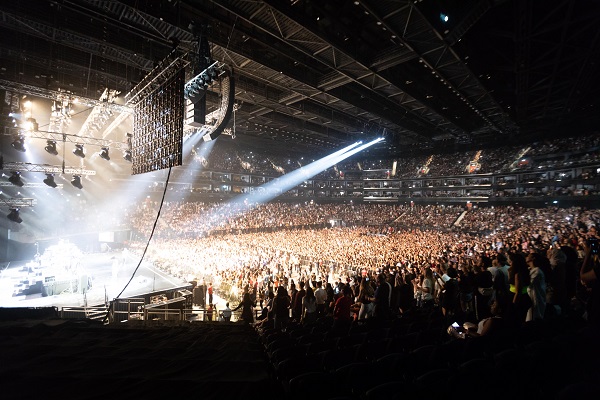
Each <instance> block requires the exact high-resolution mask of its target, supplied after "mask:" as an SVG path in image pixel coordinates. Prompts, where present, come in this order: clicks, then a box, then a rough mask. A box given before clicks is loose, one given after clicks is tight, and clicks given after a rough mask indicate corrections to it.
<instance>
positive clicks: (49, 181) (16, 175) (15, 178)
mask: <svg viewBox="0 0 600 400" xmlns="http://www.w3.org/2000/svg"><path fill="white" fill-rule="evenodd" d="M8 181H9V182H10V183H12V184H13V185H15V186H19V187H23V185H25V182H23V180H22V179H21V173H20V172H19V171H13V172H12V175H11V176H9V177H8ZM43 182H44V183H45V184H46V185H47V186H50V187H51V188H55V187H57V186H58V185H57V184H56V182H55V181H54V174H49V173H48V174H46V179H44V180H43ZM71 185H73V186H75V187H76V188H77V189H83V185H82V184H81V176H80V175H73V179H72V180H71Z"/></svg>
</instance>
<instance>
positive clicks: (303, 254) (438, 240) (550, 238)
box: [131, 203, 600, 300]
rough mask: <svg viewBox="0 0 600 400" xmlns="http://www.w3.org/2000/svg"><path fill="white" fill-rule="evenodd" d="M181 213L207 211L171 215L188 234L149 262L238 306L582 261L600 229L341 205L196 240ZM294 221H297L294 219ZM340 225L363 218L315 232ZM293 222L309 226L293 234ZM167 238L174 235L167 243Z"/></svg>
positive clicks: (264, 208)
mask: <svg viewBox="0 0 600 400" xmlns="http://www.w3.org/2000/svg"><path fill="white" fill-rule="evenodd" d="M182 207H183V208H186V209H190V208H191V209H195V210H197V211H198V212H200V211H202V209H203V208H207V205H201V204H177V205H176V207H172V208H170V209H169V210H168V212H166V213H165V214H163V215H164V218H165V221H172V220H171V219H170V218H172V217H173V215H177V218H179V219H178V224H180V225H176V226H175V228H173V227H171V226H169V224H170V223H171V222H169V224H159V226H160V227H159V228H158V231H157V234H156V236H155V237H154V238H153V240H152V242H151V246H150V248H149V253H148V257H149V259H150V260H151V261H153V262H154V263H155V264H156V265H157V266H158V267H159V268H161V269H163V270H165V271H166V272H168V273H169V274H171V275H175V276H179V277H181V278H183V279H186V280H188V281H197V282H202V281H203V282H212V283H213V284H214V285H215V287H216V288H217V290H222V291H223V292H224V293H223V296H224V297H226V298H229V299H232V300H237V299H239V298H240V296H241V294H242V293H243V291H244V289H245V288H252V287H254V288H255V290H257V291H258V294H257V295H262V296H263V297H265V298H266V297H267V295H268V291H269V290H271V291H272V290H273V285H275V287H276V286H277V285H285V286H286V287H289V284H290V283H291V282H300V281H309V280H311V277H312V279H313V280H315V279H316V280H322V281H324V282H327V283H330V284H332V285H334V286H335V285H336V284H338V283H340V282H344V283H351V282H354V280H355V279H356V276H360V275H361V274H364V273H367V274H370V275H372V276H375V275H377V273H378V272H381V271H383V270H384V269H385V270H386V271H390V268H394V269H395V268H398V269H399V268H411V269H414V271H415V273H416V274H417V275H422V274H424V273H425V270H426V268H437V270H439V272H440V274H441V273H443V272H444V271H445V269H446V268H447V267H448V266H450V265H452V266H454V267H457V268H458V269H459V270H463V269H464V270H465V271H467V270H468V269H470V268H473V265H474V264H475V260H476V259H477V257H479V256H486V257H489V258H495V257H497V256H498V254H501V253H502V254H506V253H508V252H509V251H518V252H521V253H528V252H539V253H541V254H545V253H546V250H547V249H548V247H549V245H550V244H551V243H553V242H555V241H560V243H564V244H568V245H569V246H571V247H572V248H573V249H574V250H575V251H576V252H577V254H578V256H579V257H580V258H581V257H583V243H584V242H585V238H586V232H587V231H588V229H589V228H590V227H592V226H597V225H598V223H599V222H600V211H598V210H586V209H583V208H577V207H572V208H555V207H550V208H545V209H529V208H522V207H517V206H507V207H495V208H492V207H489V208H487V207H479V208H478V207H475V208H473V209H470V210H466V209H464V208H461V207H447V206H434V205H431V206H414V207H409V206H386V205H361V206H354V208H353V209H351V210H344V209H343V207H342V206H336V205H322V206H321V205H314V204H306V205H295V204H285V203H273V204H265V205H261V206H260V207H258V208H256V209H255V210H254V211H252V212H250V213H248V214H245V215H243V216H241V217H237V218H231V219H229V220H228V224H230V225H229V226H235V227H242V226H243V227H246V228H257V227H262V228H264V227H265V226H268V227H271V228H276V227H280V228H281V229H258V230H254V229H246V230H236V229H234V230H231V231H226V232H224V231H219V230H217V231H216V232H215V231H213V232H211V231H208V232H205V233H204V234H203V235H201V236H200V235H196V236H192V235H190V234H189V231H188V232H184V231H183V230H180V229H179V228H180V227H189V226H194V225H195V224H197V223H198V221H200V220H202V216H201V214H187V213H182V212H181V209H182ZM336 212H339V213H340V214H336ZM171 213H173V215H171ZM293 215H296V216H298V217H297V218H298V219H296V220H294V219H290V218H291V216H293ZM366 215H370V217H369V218H367V217H366ZM336 216H337V217H342V216H343V218H348V221H350V218H355V219H354V220H353V222H354V223H352V224H351V223H348V224H346V225H347V226H345V227H344V226H335V227H332V225H331V224H328V223H325V224H324V225H323V226H319V227H310V226H309V225H312V224H313V223H318V222H326V221H327V219H329V218H336ZM459 216H461V217H462V218H461V219H460V221H458V218H459ZM149 218H150V216H148V219H149ZM135 221H136V224H138V228H139V227H140V226H141V225H144V224H145V225H146V226H148V225H149V223H150V221H149V220H148V221H146V222H145V223H144V222H142V221H141V219H138V218H135ZM261 221H264V225H261ZM290 221H291V222H290ZM294 221H296V222H301V224H299V225H295V226H292V225H289V226H287V227H286V224H292V223H295V222H294ZM367 221H368V222H369V223H366V222H367ZM358 222H360V223H358ZM303 224H306V226H304V225H303ZM442 225H444V226H442ZM162 229H166V230H168V231H169V232H170V233H169V234H167V235H165V234H163V233H162V232H161V230H162ZM144 232H145V230H142V231H140V232H138V233H139V235H140V236H139V238H140V240H139V241H137V242H134V243H131V247H132V249H134V250H137V251H139V252H141V249H142V248H143V246H144V245H145V240H146V239H147V236H145V233H144ZM176 232H179V233H178V234H176ZM142 233H144V234H142Z"/></svg>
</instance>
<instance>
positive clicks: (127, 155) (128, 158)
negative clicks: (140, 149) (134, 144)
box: [123, 150, 131, 162]
mask: <svg viewBox="0 0 600 400" xmlns="http://www.w3.org/2000/svg"><path fill="white" fill-rule="evenodd" d="M123 158H124V159H125V161H129V162H131V151H129V150H125V151H124V152H123Z"/></svg>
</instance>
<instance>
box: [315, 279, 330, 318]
mask: <svg viewBox="0 0 600 400" xmlns="http://www.w3.org/2000/svg"><path fill="white" fill-rule="evenodd" d="M315 299H316V300H317V317H322V316H324V315H325V300H327V292H326V291H325V289H323V282H321V281H317V290H315Z"/></svg>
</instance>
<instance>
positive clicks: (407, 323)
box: [261, 311, 600, 400]
mask: <svg viewBox="0 0 600 400" xmlns="http://www.w3.org/2000/svg"><path fill="white" fill-rule="evenodd" d="M330 324H331V323H330V322H327V323H325V322H323V321H322V320H320V321H318V322H317V323H315V324H313V325H309V326H301V325H298V324H292V325H291V326H288V327H287V329H286V331H285V332H279V331H275V330H273V329H270V330H265V331H262V332H261V335H262V336H261V341H262V342H263V346H264V348H265V353H266V354H267V356H268V357H269V360H270V363H271V366H272V369H273V373H274V376H275V378H276V379H277V381H278V385H279V386H280V388H281V389H282V390H283V392H284V393H285V395H286V398H287V399H300V398H306V397H314V395H315V394H316V393H318V394H319V396H318V397H319V398H322V399H330V400H333V399H336V400H349V399H353V400H370V399H379V398H386V399H390V398H391V399H400V398H401V399H413V398H414V399H442V398H447V397H448V396H449V394H452V393H454V394H459V393H460V394H461V395H465V396H470V395H473V396H475V395H477V394H481V393H486V397H490V398H493V399H504V398H507V397H510V396H511V393H512V394H514V393H521V394H525V395H526V396H527V397H528V398H535V399H537V398H545V399H547V398H554V397H555V396H557V395H558V394H559V393H561V392H564V393H565V396H566V395H568V394H569V393H571V392H579V391H582V392H585V391H589V390H590V388H591V387H595V386H594V385H597V384H596V380H597V378H598V377H600V358H599V356H600V350H598V349H590V350H588V349H587V348H588V347H589V346H590V345H591V346H595V344H591V343H589V344H588V345H585V343H586V342H582V338H587V339H586V340H587V341H589V340H591V337H592V336H593V335H594V333H593V331H590V328H589V327H586V325H585V324H584V323H583V322H582V321H581V320H579V319H571V318H567V317H564V318H557V319H555V320H551V321H547V322H543V323H528V324H525V325H524V326H523V327H521V328H519V329H514V330H507V331H505V332H503V333H502V334H499V335H497V336H489V337H479V338H468V339H466V340H461V339H451V338H450V337H449V336H448V335H447V334H446V333H445V330H446V329H444V328H446V327H445V322H444V321H443V319H442V318H441V316H440V315H439V314H437V312H435V311H434V312H431V313H415V314H413V315H405V316H403V317H401V318H397V319H395V320H393V321H391V322H389V323H385V324H376V323H372V322H371V323H369V321H364V322H361V323H354V324H353V325H352V326H351V327H350V329H349V331H348V332H345V333H343V334H341V335H339V334H338V335H336V336H335V337H332V336H331V335H330V332H325V333H324V334H323V332H322V329H323V327H324V326H325V327H326V326H331V325H330ZM595 334H597V332H596V333H595ZM595 347H597V346H595ZM590 351H591V352H590ZM311 394H312V396H311Z"/></svg>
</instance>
